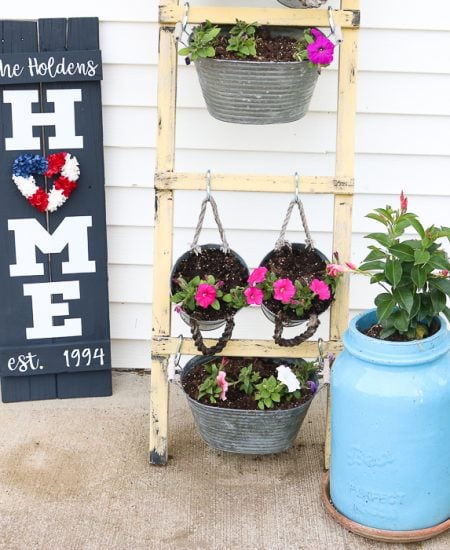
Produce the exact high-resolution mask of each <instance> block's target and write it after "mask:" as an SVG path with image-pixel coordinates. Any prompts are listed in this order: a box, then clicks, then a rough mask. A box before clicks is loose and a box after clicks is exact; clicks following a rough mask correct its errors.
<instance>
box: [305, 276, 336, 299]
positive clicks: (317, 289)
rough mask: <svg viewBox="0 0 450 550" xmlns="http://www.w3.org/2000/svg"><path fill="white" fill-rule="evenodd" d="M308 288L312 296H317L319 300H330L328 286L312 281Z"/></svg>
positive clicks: (318, 281)
mask: <svg viewBox="0 0 450 550" xmlns="http://www.w3.org/2000/svg"><path fill="white" fill-rule="evenodd" d="M309 288H310V290H311V291H312V292H314V294H317V296H319V300H329V299H330V298H331V292H330V288H329V286H328V285H327V284H326V283H324V282H323V281H321V280H320V279H313V280H312V281H311V284H310V285H309Z"/></svg>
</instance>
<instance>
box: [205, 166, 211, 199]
mask: <svg viewBox="0 0 450 550" xmlns="http://www.w3.org/2000/svg"><path fill="white" fill-rule="evenodd" d="M206 200H207V201H211V170H207V171H206Z"/></svg>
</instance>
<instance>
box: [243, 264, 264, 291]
mask: <svg viewBox="0 0 450 550" xmlns="http://www.w3.org/2000/svg"><path fill="white" fill-rule="evenodd" d="M266 273H267V267H257V268H256V269H254V270H253V271H252V272H251V273H250V277H249V278H248V279H247V282H248V284H249V285H250V286H254V285H255V284H256V283H262V282H263V281H264V279H265V278H266Z"/></svg>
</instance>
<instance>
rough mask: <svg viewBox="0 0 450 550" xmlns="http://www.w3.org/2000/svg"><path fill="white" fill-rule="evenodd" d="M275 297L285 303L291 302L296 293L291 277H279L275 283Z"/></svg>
mask: <svg viewBox="0 0 450 550" xmlns="http://www.w3.org/2000/svg"><path fill="white" fill-rule="evenodd" d="M273 291H274V292H273V297H274V298H275V300H280V302H283V304H289V302H290V301H291V299H292V298H293V297H294V295H295V292H296V290H295V286H294V284H293V282H292V281H291V280H290V279H278V281H275V282H274V283H273Z"/></svg>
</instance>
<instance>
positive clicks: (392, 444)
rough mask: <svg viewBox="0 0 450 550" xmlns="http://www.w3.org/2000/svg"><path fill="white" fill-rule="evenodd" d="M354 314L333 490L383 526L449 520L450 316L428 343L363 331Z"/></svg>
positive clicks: (336, 499) (337, 381) (335, 397)
mask: <svg viewBox="0 0 450 550" xmlns="http://www.w3.org/2000/svg"><path fill="white" fill-rule="evenodd" d="M376 321H377V318H376V310H371V311H369V312H366V313H364V314H362V315H359V316H358V317H356V318H355V319H353V320H352V321H351V323H350V326H349V328H348V330H347V331H346V332H345V334H344V337H343V342H344V351H343V352H342V353H341V354H340V356H339V357H338V358H337V359H336V361H335V363H334V365H333V368H332V375H331V400H332V401H331V402H332V419H331V430H332V431H331V434H332V435H331V467H330V495H331V500H332V502H333V504H334V506H335V507H336V509H337V510H338V511H339V512H341V513H342V514H343V515H344V516H346V517H347V518H349V519H351V520H353V521H355V522H357V523H360V524H362V525H365V526H368V527H374V528H377V529H384V530H397V531H404V530H405V531H406V530H415V529H424V528H427V527H432V526H435V525H438V524H440V523H442V522H444V521H446V520H447V519H448V518H449V517H450V354H449V346H450V338H449V333H448V330H447V327H446V324H445V321H444V319H440V323H441V327H440V329H439V331H438V332H437V333H435V334H434V335H433V336H430V337H429V338H426V339H424V340H416V341H411V342H389V341H383V340H378V339H376V338H371V337H368V336H366V335H364V334H363V333H362V332H361V330H360V329H362V330H364V329H365V328H368V327H369V326H371V325H372V324H374V323H376Z"/></svg>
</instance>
